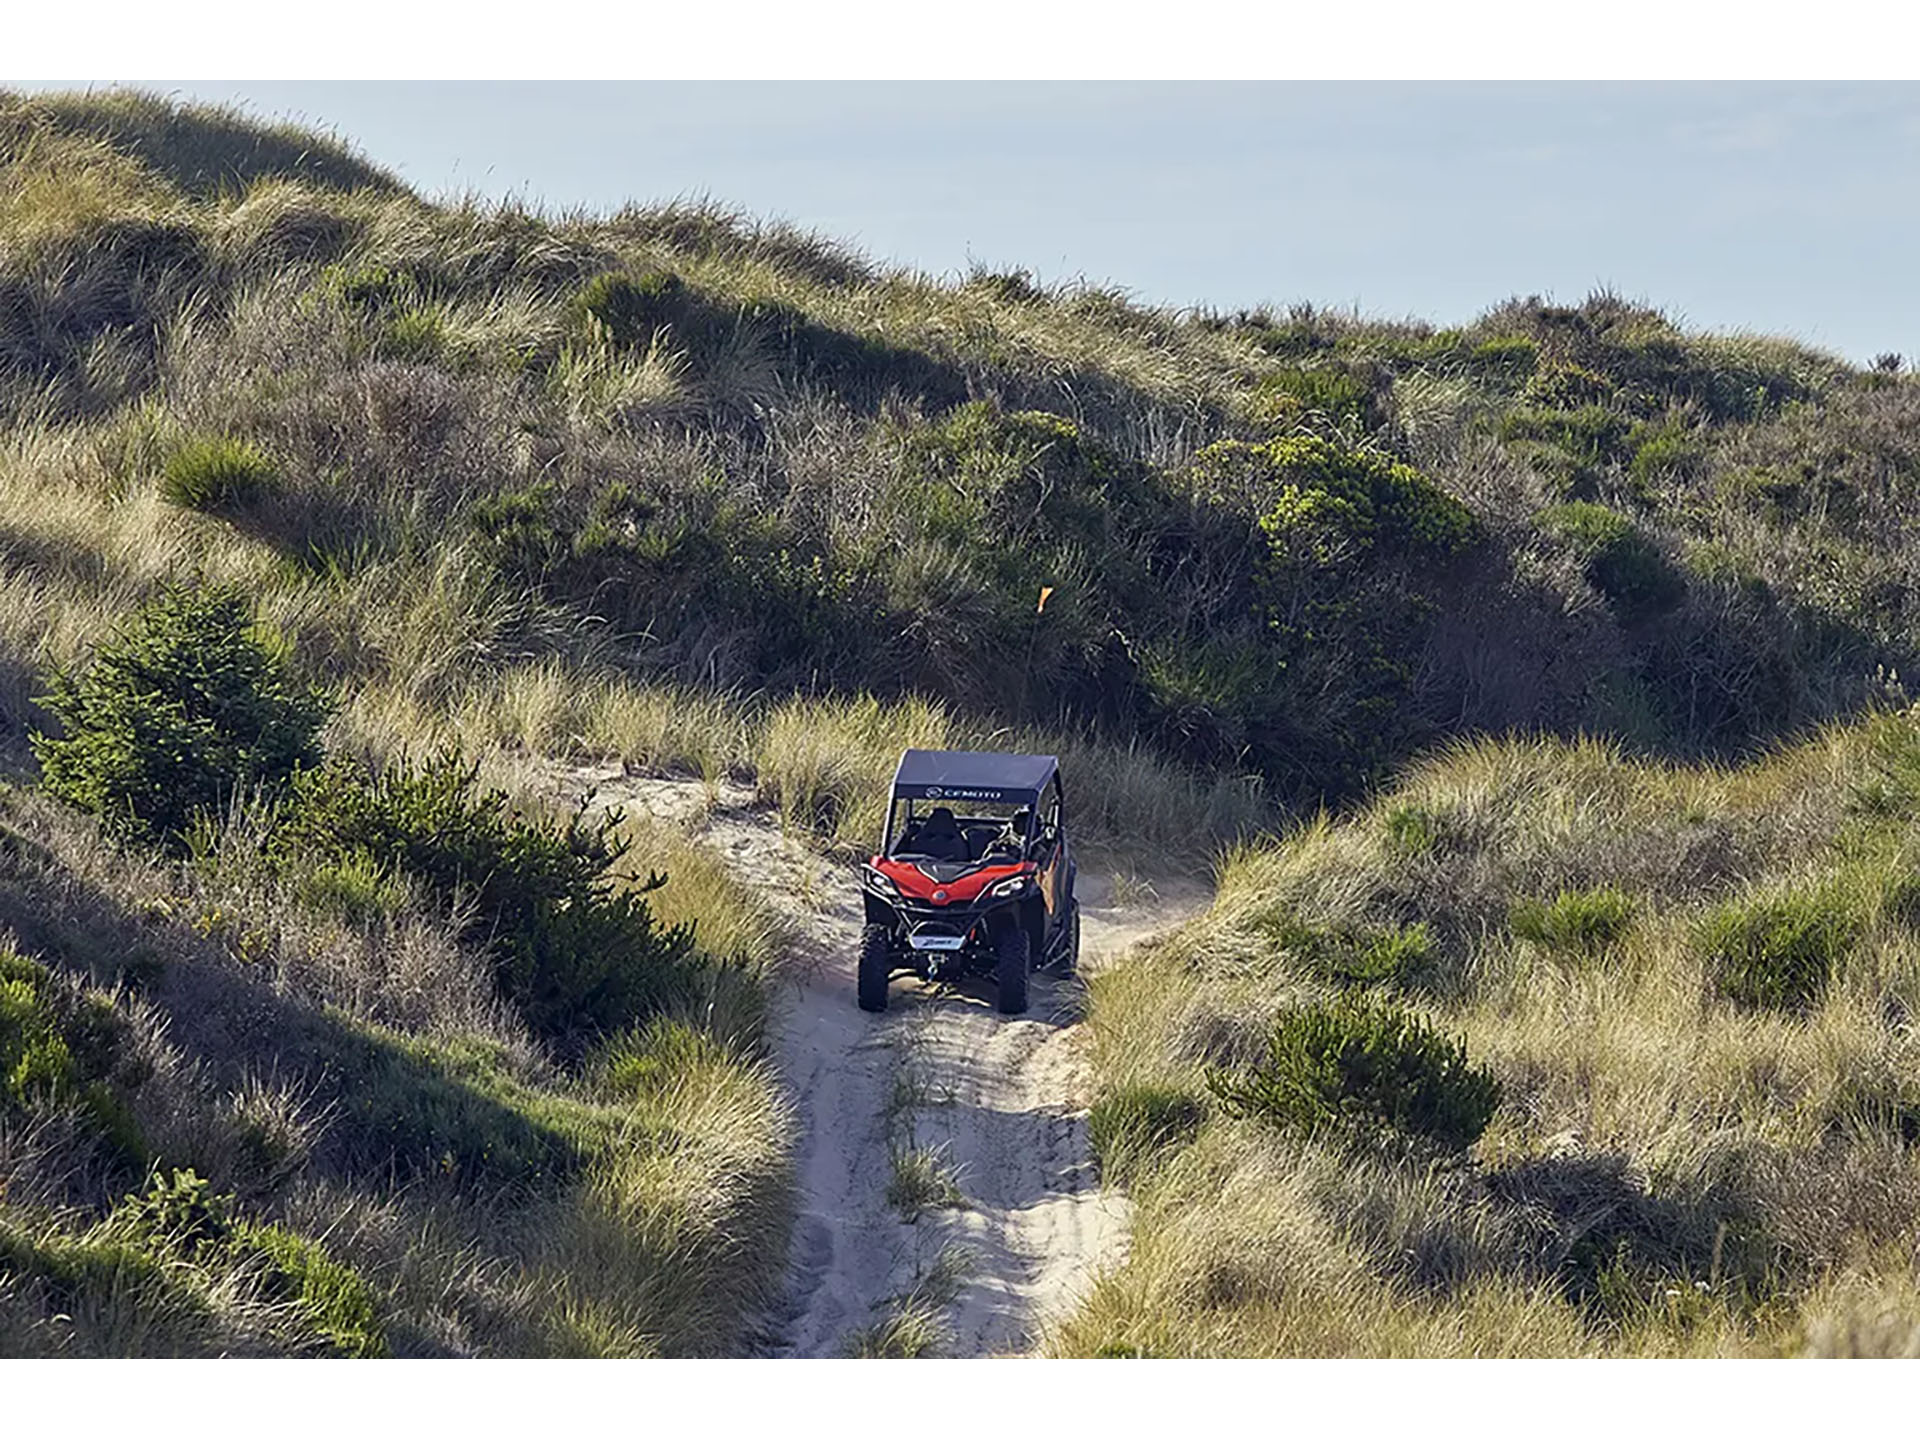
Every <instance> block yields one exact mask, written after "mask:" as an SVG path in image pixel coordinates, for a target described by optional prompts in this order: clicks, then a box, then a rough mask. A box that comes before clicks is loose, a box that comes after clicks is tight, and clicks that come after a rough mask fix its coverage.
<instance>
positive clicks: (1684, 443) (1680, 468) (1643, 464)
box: [1627, 419, 1707, 491]
mask: <svg viewBox="0 0 1920 1440" xmlns="http://www.w3.org/2000/svg"><path fill="white" fill-rule="evenodd" d="M1627 444H1628V445H1629V446H1630V447H1631V448H1632V450H1633V463H1632V464H1631V465H1630V466H1628V473H1629V474H1630V475H1631V476H1632V477H1633V481H1634V483H1635V485H1637V486H1639V487H1640V488H1641V490H1643V491H1644V490H1645V489H1646V488H1647V487H1648V486H1650V485H1651V484H1652V483H1653V482H1654V481H1656V480H1665V479H1675V478H1677V479H1687V478H1690V477H1692V476H1694V475H1697V474H1698V473H1699V472H1700V470H1701V469H1702V467H1704V466H1705V464H1706V461H1707V441H1706V437H1705V436H1704V435H1702V434H1701V433H1700V432H1699V431H1697V430H1695V429H1693V428H1692V427H1691V426H1689V425H1687V424H1686V423H1684V422H1683V421H1680V420H1677V419H1665V420H1657V421H1646V422H1643V423H1642V424H1639V425H1636V426H1634V427H1633V430H1632V432H1631V433H1630V434H1629V435H1628V436H1627Z"/></svg>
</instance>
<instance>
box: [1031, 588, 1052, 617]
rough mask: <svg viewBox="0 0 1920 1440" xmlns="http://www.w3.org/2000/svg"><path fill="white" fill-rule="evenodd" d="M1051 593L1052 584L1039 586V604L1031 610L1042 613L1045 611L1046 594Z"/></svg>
mask: <svg viewBox="0 0 1920 1440" xmlns="http://www.w3.org/2000/svg"><path fill="white" fill-rule="evenodd" d="M1052 593H1053V586H1051V585H1042V586H1041V587H1040V604H1039V605H1038V607H1036V608H1035V610H1034V612H1033V613H1034V614H1036V615H1044V614H1046V613H1047V596H1049V595H1051V594H1052Z"/></svg>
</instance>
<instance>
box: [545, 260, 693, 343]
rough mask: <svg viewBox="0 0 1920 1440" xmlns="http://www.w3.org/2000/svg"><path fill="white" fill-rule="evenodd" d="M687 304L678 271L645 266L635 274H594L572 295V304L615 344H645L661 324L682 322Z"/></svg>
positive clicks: (684, 287)
mask: <svg viewBox="0 0 1920 1440" xmlns="http://www.w3.org/2000/svg"><path fill="white" fill-rule="evenodd" d="M689 305H690V300H689V295H688V291H687V287H686V285H685V283H684V282H682V280H681V279H680V277H679V276H678V275H673V274H669V273H668V272H666V271H663V270H645V271H642V272H641V273H640V274H638V275H629V274H627V273H626V272H624V271H619V270H610V271H607V272H606V273H604V274H600V275H596V276H594V277H593V278H592V279H591V280H589V281H587V283H586V284H585V285H584V286H582V287H581V289H580V293H579V294H578V295H577V296H575V297H574V307H575V309H576V310H577V311H578V312H579V313H580V314H581V315H583V316H585V317H587V318H589V319H591V320H592V321H593V322H594V323H595V324H597V325H600V326H602V327H604V329H605V331H606V334H607V337H608V338H609V339H610V340H612V341H613V343H614V344H616V345H644V344H646V343H647V342H648V341H650V340H651V339H652V338H653V334H654V332H655V331H656V330H658V329H659V328H660V327H661V326H663V325H677V324H680V323H682V322H683V321H684V320H685V318H686V316H687V313H688V309H689Z"/></svg>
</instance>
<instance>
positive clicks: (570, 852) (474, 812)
mask: <svg viewBox="0 0 1920 1440" xmlns="http://www.w3.org/2000/svg"><path fill="white" fill-rule="evenodd" d="M476 776H477V766H469V765H467V764H466V763H465V762H463V761H462V760H461V759H460V758H459V756H458V755H456V754H454V753H452V752H450V751H449V752H443V753H441V754H439V755H437V756H435V757H434V758H433V759H431V760H429V761H427V762H425V763H424V764H422V765H420V766H418V767H413V766H398V767H395V768H391V769H388V770H386V771H384V772H382V773H381V774H379V775H378V776H375V777H373V778H371V779H369V778H368V777H367V776H365V775H364V774H362V773H361V772H359V771H358V770H356V769H355V768H353V767H351V766H348V765H343V764H333V765H329V766H327V767H326V768H324V769H320V770H312V771H306V772H304V773H302V774H300V775H299V776H297V777H296V778H295V781H294V786H293V792H292V796H291V799H290V801H289V804H288V807H287V814H286V818H285V819H284V820H283V821H282V823H281V824H280V825H279V827H278V828H277V829H276V832H275V835H274V841H273V844H274V847H275V850H276V852H277V853H278V854H280V855H281V856H282V857H283V859H284V861H285V862H286V863H290V864H294V863H297V864H302V865H313V864H334V865H338V864H340V863H341V862H346V861H355V862H358V863H359V864H361V865H364V866H368V867H371V868H372V869H373V870H374V871H376V872H377V873H382V874H393V875H404V876H408V877H410V878H412V879H413V880H415V881H417V882H418V883H419V884H421V885H422V886H424V887H425V889H426V890H427V891H428V893H430V894H431V895H433V896H434V897H436V898H438V899H439V900H440V901H441V902H442V903H443V904H445V905H447V906H448V907H450V908H455V907H460V906H466V907H468V912H467V913H468V926H467V934H468V938H469V939H470V940H471V941H473V942H474V943H477V944H482V945H484V946H486V947H487V949H488V951H489V953H491V955H492V956H493V958H494V962H495V968H496V971H497V974H498V976H499V980H500V985H501V989H502V990H503V991H504V992H505V994H506V995H507V997H508V998H509V999H510V1000H512V1001H513V1002H514V1003H515V1004H516V1005H517V1006H518V1007H519V1008H520V1010H521V1012H522V1014H524V1015H525V1016H526V1018H527V1020H528V1023H529V1024H531V1025H533V1026H534V1028H535V1029H536V1030H538V1031H540V1032H541V1033H543V1034H547V1035H550V1036H564V1035H568V1034H573V1033H576V1032H589V1031H596V1030H599V1031H604V1030H610V1029H614V1028H617V1027H619V1026H622V1025H626V1024H630V1023H633V1022H635V1021H638V1020H641V1019H644V1018H646V1017H647V1016H648V1015H649V1014H650V1013H652V1012H654V1011H655V1010H657V1009H658V1008H659V1007H660V1006H662V1005H664V1004H666V1003H667V1002H668V1001H669V1000H670V999H672V998H674V997H676V996H678V995H679V994H680V993H681V991H682V988H683V986H684V984H685V982H686V980H687V978H688V975H689V971H690V967H691V965H692V963H693V931H692V927H691V925H687V926H676V927H673V928H671V929H666V928H662V927H661V926H660V925H658V924H657V923H656V922H655V920H654V917H653V914H652V912H651V910H650V909H649V908H648V904H647V900H646V894H645V892H646V891H648V890H652V889H656V888H658V887H659V886H660V885H662V884H664V883H665V877H664V876H660V875H654V876H651V877H650V878H649V879H648V881H647V882H646V884H645V885H644V886H635V887H630V888H623V887H622V886H621V884H620V883H619V880H620V877H619V876H618V875H617V874H616V869H617V867H618V866H619V864H620V862H621V860H622V859H623V858H624V857H625V855H626V853H627V849H628V843H627V842H626V841H624V840H621V839H620V838H619V837H618V836H617V835H616V833H615V832H616V830H617V829H618V826H619V817H618V816H616V815H611V814H609V815H606V816H603V817H602V818H601V819H600V820H598V821H594V822H589V821H587V820H586V819H585V818H584V817H585V813H586V812H585V807H584V805H583V806H582V808H581V809H580V810H579V811H577V812H576V813H575V814H574V815H573V817H572V818H571V819H570V820H568V821H567V822H565V823H546V822H542V821H539V820H535V819H530V818H528V817H526V816H524V815H521V814H519V813H517V812H515V811H513V810H511V809H510V808H509V805H508V800H507V797H506V795H505V794H504V793H502V792H500V791H488V792H484V793H481V792H479V791H477V790H476V789H475V780H476Z"/></svg>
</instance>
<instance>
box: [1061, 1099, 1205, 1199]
mask: <svg viewBox="0 0 1920 1440" xmlns="http://www.w3.org/2000/svg"><path fill="white" fill-rule="evenodd" d="M1205 1118H1206V1108H1205V1107H1204V1106H1203V1105H1202V1104H1201V1102H1200V1101H1199V1100H1198V1099H1197V1098H1196V1097H1194V1096H1193V1095H1190V1094H1188V1093H1187V1092H1186V1091H1185V1090H1182V1089H1179V1088H1177V1087H1175V1086H1171V1085H1155V1084H1149V1083H1146V1082H1141V1081H1136V1082H1134V1083H1132V1084H1127V1085H1121V1086H1118V1087H1116V1088H1114V1089H1112V1090H1108V1091H1107V1092H1105V1093H1104V1094H1103V1095H1101V1097H1100V1098H1099V1099H1098V1100H1097V1101H1095V1102H1094V1106H1093V1109H1092V1111H1091V1112H1090V1113H1089V1114H1088V1116H1087V1138H1088V1140H1089V1142H1090V1143H1091V1144H1092V1146H1093V1153H1094V1155H1095V1157H1096V1158H1098V1160H1099V1162H1100V1173H1101V1176H1102V1178H1103V1179H1104V1180H1106V1181H1107V1182H1108V1183H1114V1184H1125V1183H1126V1182H1127V1181H1129V1180H1130V1179H1132V1178H1133V1177H1134V1176H1135V1175H1137V1174H1138V1173H1139V1171H1140V1167H1141V1166H1142V1165H1144V1164H1146V1163H1147V1162H1148V1161H1150V1160H1151V1159H1152V1158H1153V1157H1154V1156H1155V1155H1158V1154H1160V1153H1161V1152H1163V1151H1166V1150H1169V1149H1171V1148H1173V1147H1174V1146H1177V1145H1183V1144H1185V1143H1186V1142H1187V1141H1188V1140H1191V1139H1192V1138H1193V1135H1194V1132H1195V1131H1197V1130H1198V1129H1199V1128H1200V1122H1201V1121H1202V1120H1203V1119H1205Z"/></svg>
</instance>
